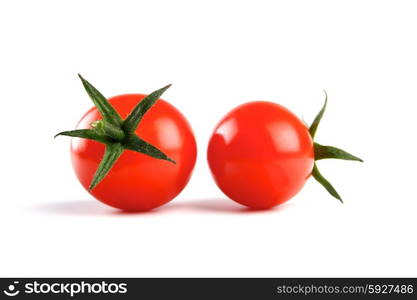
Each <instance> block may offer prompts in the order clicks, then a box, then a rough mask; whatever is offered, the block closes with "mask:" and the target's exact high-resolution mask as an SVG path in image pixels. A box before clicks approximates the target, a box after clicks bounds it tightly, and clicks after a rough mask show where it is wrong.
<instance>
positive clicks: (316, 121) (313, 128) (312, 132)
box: [308, 91, 327, 139]
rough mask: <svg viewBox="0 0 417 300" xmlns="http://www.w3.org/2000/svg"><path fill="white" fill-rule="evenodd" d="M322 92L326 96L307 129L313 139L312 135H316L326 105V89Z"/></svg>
mask: <svg viewBox="0 0 417 300" xmlns="http://www.w3.org/2000/svg"><path fill="white" fill-rule="evenodd" d="M324 94H325V96H326V98H325V100H324V105H323V107H322V108H321V110H320V112H319V113H318V114H317V116H316V118H315V119H314V121H313V123H312V124H311V126H310V129H309V130H308V131H309V132H310V135H311V137H312V138H313V139H314V136H315V135H316V131H317V128H318V127H319V124H320V121H321V118H323V115H324V112H325V111H326V107H327V93H326V91H324Z"/></svg>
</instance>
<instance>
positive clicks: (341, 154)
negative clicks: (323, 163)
mask: <svg viewBox="0 0 417 300" xmlns="http://www.w3.org/2000/svg"><path fill="white" fill-rule="evenodd" d="M324 93H325V95H326V98H325V101H324V105H323V107H322V109H321V110H320V112H319V113H318V114H317V116H316V118H315V119H314V121H313V123H312V124H311V126H310V128H309V132H310V135H311V137H312V138H313V140H314V136H315V135H316V131H317V128H318V126H319V124H320V121H321V119H322V117H323V114H324V112H325V110H326V106H327V93H326V91H325V92H324ZM329 158H333V159H342V160H353V161H360V162H363V160H362V159H360V158H359V157H357V156H354V155H352V154H350V153H348V152H346V151H344V150H342V149H339V148H336V147H332V146H323V145H320V144H318V143H316V142H314V160H315V162H314V167H313V171H312V175H313V177H314V179H316V180H317V181H318V182H319V183H320V184H321V185H322V186H323V187H324V188H325V189H326V190H327V191H328V192H329V193H330V194H331V195H332V196H333V197H335V198H336V199H338V200H340V202H342V203H343V200H342V198H341V197H340V195H339V193H338V192H337V191H336V190H335V188H334V187H333V186H332V185H331V184H330V182H329V181H328V180H327V179H326V178H324V177H323V175H322V174H321V173H320V172H319V169H318V167H317V164H316V162H317V161H318V160H321V159H329Z"/></svg>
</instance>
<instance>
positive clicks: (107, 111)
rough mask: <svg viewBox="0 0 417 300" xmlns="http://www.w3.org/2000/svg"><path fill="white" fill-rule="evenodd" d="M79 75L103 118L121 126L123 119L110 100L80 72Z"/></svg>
mask: <svg viewBox="0 0 417 300" xmlns="http://www.w3.org/2000/svg"><path fill="white" fill-rule="evenodd" d="M78 77H80V79H81V82H82V84H83V86H84V88H85V90H86V91H87V94H88V96H90V98H91V100H92V101H93V103H94V105H95V106H96V107H97V109H98V111H99V112H100V114H101V116H102V117H103V119H104V120H106V121H107V122H109V123H111V124H113V125H115V126H120V125H121V124H122V123H123V120H122V118H121V117H120V115H119V114H118V113H117V111H116V110H115V109H114V108H113V106H111V105H110V103H109V101H107V99H106V98H105V97H104V96H103V95H102V94H101V93H100V92H99V91H98V90H97V89H96V88H95V87H94V86H93V85H92V84H91V83H89V82H88V81H87V80H85V79H84V78H83V77H82V76H81V75H80V74H78Z"/></svg>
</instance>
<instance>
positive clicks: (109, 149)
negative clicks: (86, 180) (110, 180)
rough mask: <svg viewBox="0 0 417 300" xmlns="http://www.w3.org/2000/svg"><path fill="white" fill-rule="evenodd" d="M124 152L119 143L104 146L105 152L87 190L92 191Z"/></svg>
mask: <svg viewBox="0 0 417 300" xmlns="http://www.w3.org/2000/svg"><path fill="white" fill-rule="evenodd" d="M123 151H124V148H123V146H122V145H121V144H120V143H112V144H108V145H106V151H105V152H104V157H103V159H102V160H101V162H100V165H99V166H98V168H97V171H96V173H95V174H94V177H93V180H92V181H91V184H90V186H89V187H88V189H89V190H90V191H91V190H92V189H94V188H95V187H96V186H97V185H98V184H99V183H100V182H101V181H102V180H103V178H104V177H105V176H106V175H107V174H108V173H109V171H110V169H111V168H112V167H113V165H114V164H115V163H116V161H117V160H118V159H119V157H120V155H122V153H123Z"/></svg>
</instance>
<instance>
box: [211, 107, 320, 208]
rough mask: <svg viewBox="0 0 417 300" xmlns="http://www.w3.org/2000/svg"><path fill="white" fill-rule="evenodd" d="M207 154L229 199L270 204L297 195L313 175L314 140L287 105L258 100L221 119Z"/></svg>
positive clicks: (261, 205) (262, 205)
mask: <svg viewBox="0 0 417 300" xmlns="http://www.w3.org/2000/svg"><path fill="white" fill-rule="evenodd" d="M207 159H208V163H209V166H210V169H211V172H212V175H213V178H214V180H215V182H216V184H217V185H218V187H219V188H220V189H221V190H222V191H223V192H224V193H225V194H226V195H227V196H228V197H229V198H230V199H232V200H234V201H236V202H238V203H240V204H242V205H245V206H248V207H250V208H254V209H267V208H271V207H274V206H276V205H278V204H281V203H283V202H285V201H287V200H289V199H290V198H292V197H293V196H294V195H295V194H297V193H298V191H299V190H300V189H301V188H302V187H303V185H304V183H305V182H306V181H307V179H308V178H309V177H310V175H311V172H312V169H313V165H314V148H313V140H312V138H311V136H310V133H309V131H308V128H307V127H306V125H304V124H303V122H301V121H300V120H299V119H298V118H297V117H296V116H295V115H294V114H293V113H292V112H290V111H289V110H288V109H286V108H285V107H283V106H281V105H279V104H276V103H272V102H267V101H254V102H249V103H246V104H243V105H240V106H238V107H236V108H235V109H233V110H232V111H231V112H229V113H228V114H227V115H226V116H225V117H224V118H223V119H222V120H221V121H220V122H219V124H218V125H217V126H216V128H215V130H214V132H213V134H212V136H211V138H210V141H209V145H208V150H207Z"/></svg>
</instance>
